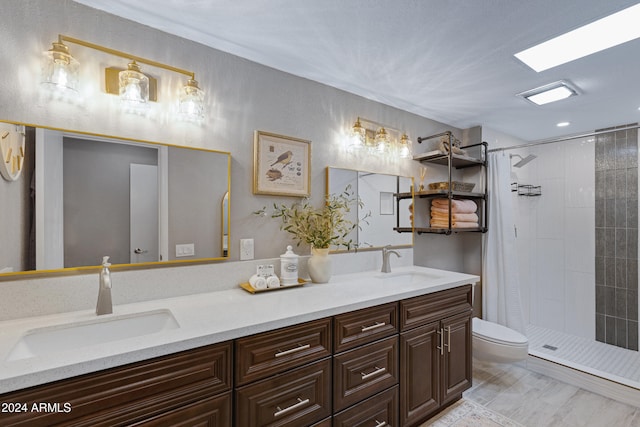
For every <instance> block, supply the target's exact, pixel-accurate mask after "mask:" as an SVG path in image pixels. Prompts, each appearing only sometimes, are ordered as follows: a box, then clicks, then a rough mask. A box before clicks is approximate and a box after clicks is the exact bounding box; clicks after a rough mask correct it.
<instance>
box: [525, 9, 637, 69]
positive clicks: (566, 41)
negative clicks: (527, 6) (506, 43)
mask: <svg viewBox="0 0 640 427" xmlns="http://www.w3.org/2000/svg"><path fill="white" fill-rule="evenodd" d="M639 21H640V4H636V5H635V6H631V7H629V8H627V9H624V10H621V11H620V12H617V13H614V14H612V15H609V16H606V17H604V18H602V19H598V20H597V21H594V22H592V23H590V24H587V25H584V26H582V27H579V28H576V29H575V30H573V31H569V32H568V33H565V34H562V35H560V36H558V37H555V38H552V39H551V40H547V41H546V42H544V43H540V44H538V45H536V46H533V47H531V48H529V49H525V50H523V51H521V52H518V53H516V54H515V57H516V58H518V59H519V60H520V61H522V62H524V63H525V64H527V65H528V66H529V67H531V68H533V69H534V70H535V71H537V72H540V71H544V70H548V69H549V68H553V67H556V66H558V65H562V64H566V63H567V62H571V61H574V60H576V59H579V58H583V57H585V56H588V55H591V54H593V53H596V52H600V51H603V50H605V49H608V48H610V47H614V46H617V45H619V44H622V43H626V42H628V41H631V40H634V39H637V38H638V37H640V25H638V22H639Z"/></svg>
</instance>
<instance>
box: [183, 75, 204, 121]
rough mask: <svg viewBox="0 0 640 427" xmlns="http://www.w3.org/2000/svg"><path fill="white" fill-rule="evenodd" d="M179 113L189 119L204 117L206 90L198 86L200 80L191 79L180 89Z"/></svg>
mask: <svg viewBox="0 0 640 427" xmlns="http://www.w3.org/2000/svg"><path fill="white" fill-rule="evenodd" d="M178 114H179V115H180V117H182V118H183V119H184V120H187V121H199V120H202V119H204V91H203V90H202V89H200V88H199V87H198V82H197V81H195V80H194V79H189V80H188V81H187V84H186V85H184V86H183V87H182V89H180V98H179V100H178Z"/></svg>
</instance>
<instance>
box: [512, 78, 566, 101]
mask: <svg viewBox="0 0 640 427" xmlns="http://www.w3.org/2000/svg"><path fill="white" fill-rule="evenodd" d="M575 95H578V90H577V89H576V87H575V86H573V85H572V84H570V83H569V82H567V81H564V80H561V81H557V82H554V83H550V84H548V85H544V86H540V87H537V88H535V89H531V90H528V91H525V92H521V93H519V94H518V95H517V96H519V97H522V98H524V99H526V100H527V101H529V102H532V103H534V104H536V105H544V104H548V103H550V102H555V101H560V100H561V99H566V98H569V97H571V96H575Z"/></svg>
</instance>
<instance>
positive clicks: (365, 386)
mask: <svg viewBox="0 0 640 427" xmlns="http://www.w3.org/2000/svg"><path fill="white" fill-rule="evenodd" d="M397 383H398V336H397V335H396V336H393V337H389V338H385V339H382V340H380V341H376V342H374V343H371V344H367V345H363V346H361V347H358V348H355V349H353V350H349V351H347V352H344V353H341V354H338V355H335V356H334V357H333V407H334V411H341V410H342V409H345V408H346V407H348V406H350V405H353V404H354V403H357V402H359V401H361V400H363V399H366V398H367V397H370V396H372V395H374V394H375V393H378V392H379V391H382V390H384V389H386V388H389V387H391V386H393V385H395V384H397Z"/></svg>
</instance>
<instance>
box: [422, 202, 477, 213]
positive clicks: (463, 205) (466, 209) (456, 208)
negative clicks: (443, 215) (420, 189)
mask: <svg viewBox="0 0 640 427" xmlns="http://www.w3.org/2000/svg"><path fill="white" fill-rule="evenodd" d="M431 206H432V207H436V208H440V209H449V199H433V200H432V201H431ZM451 210H452V211H453V212H457V213H474V212H475V211H477V210H478V205H476V202H474V201H473V200H467V199H460V200H451Z"/></svg>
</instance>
